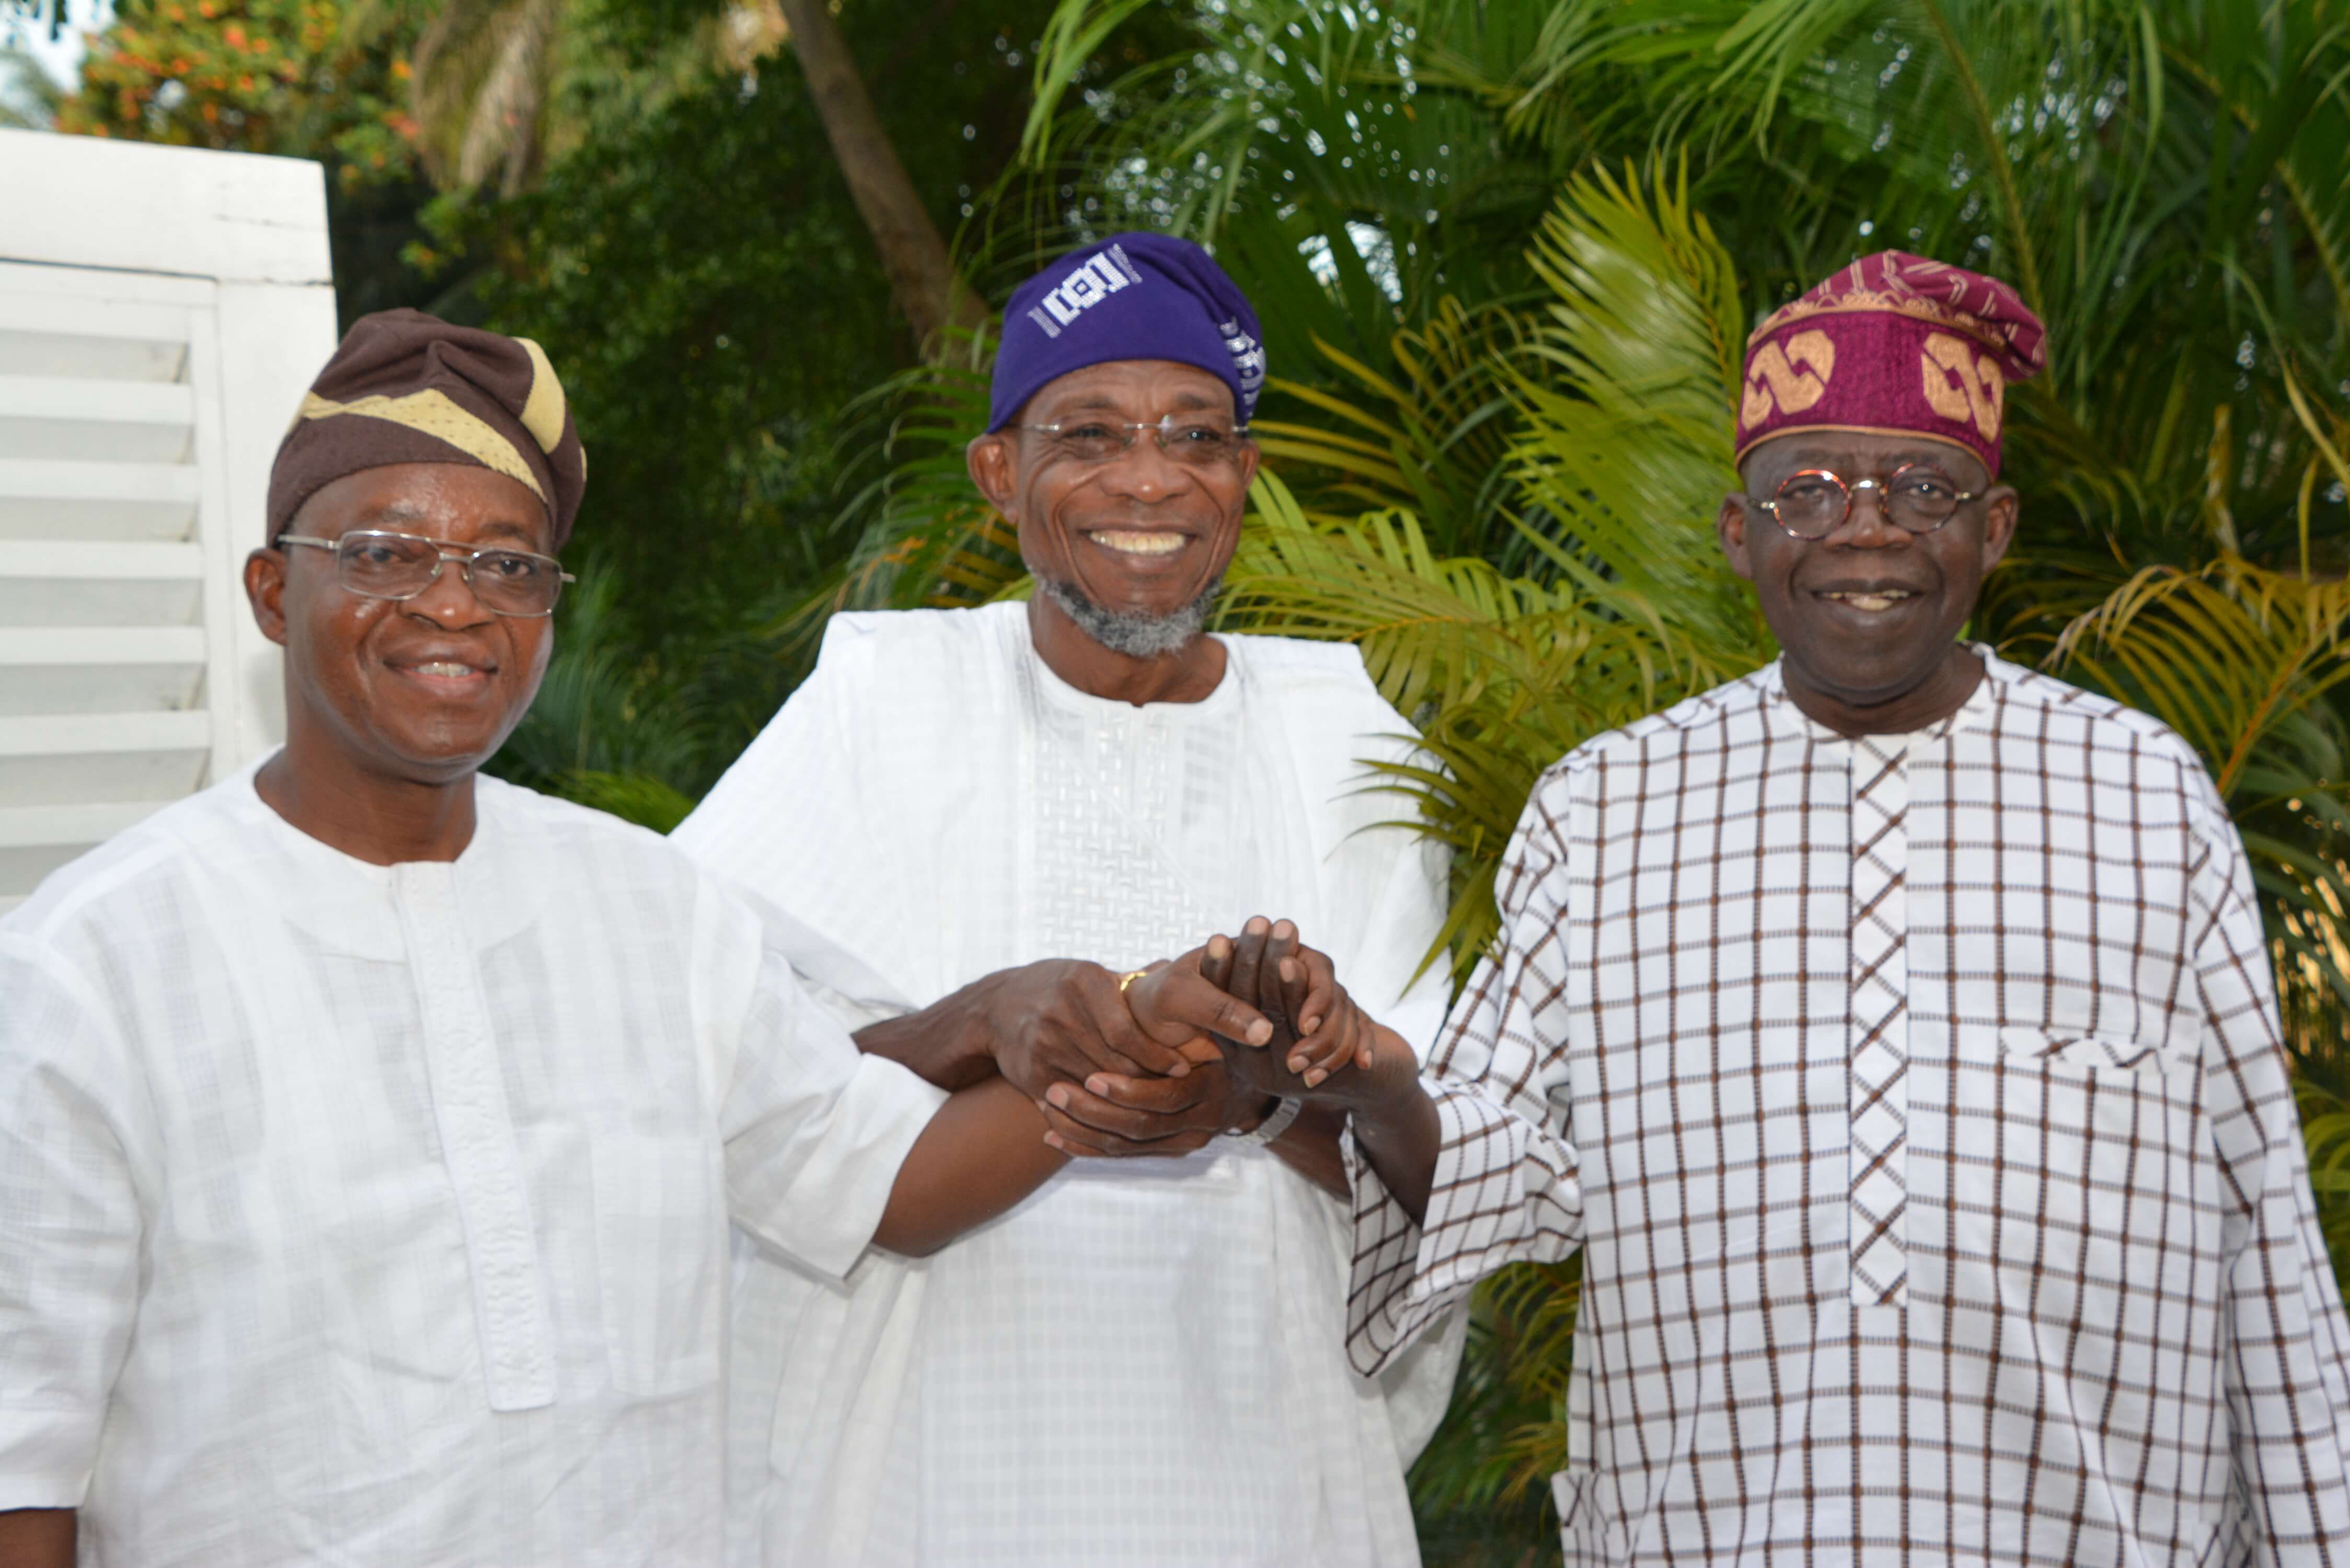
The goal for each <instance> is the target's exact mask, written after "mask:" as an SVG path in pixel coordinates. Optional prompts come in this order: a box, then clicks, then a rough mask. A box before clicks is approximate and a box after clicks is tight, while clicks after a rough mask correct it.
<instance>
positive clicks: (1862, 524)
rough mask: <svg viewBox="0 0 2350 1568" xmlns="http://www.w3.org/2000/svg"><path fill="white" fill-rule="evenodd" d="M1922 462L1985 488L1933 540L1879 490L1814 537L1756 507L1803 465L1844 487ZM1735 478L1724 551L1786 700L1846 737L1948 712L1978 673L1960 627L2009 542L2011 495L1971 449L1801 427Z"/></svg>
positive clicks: (1751, 457)
mask: <svg viewBox="0 0 2350 1568" xmlns="http://www.w3.org/2000/svg"><path fill="white" fill-rule="evenodd" d="M1918 463H1922V464H1929V465H1932V466H1933V467H1935V468H1938V469H1939V471H1940V472H1942V473H1943V474H1944V475H1947V476H1948V478H1949V479H1950V480H1951V481H1952V482H1954V483H1955V485H1956V488H1958V489H1959V490H1961V491H1970V492H1978V493H1980V494H1979V497H1978V499H1976V500H1973V501H1970V502H1968V503H1966V504H1963V505H1961V506H1960V508H1959V509H1958V511H1957V513H1956V514H1954V515H1952V516H1951V517H1950V521H1948V522H1947V523H1945V524H1942V525H1941V527H1939V528H1938V529H1936V530H1935V531H1934V532H1932V533H1930V534H1911V533H1909V532H1908V530H1906V529H1904V528H1901V527H1899V526H1898V525H1896V524H1893V523H1891V522H1889V521H1888V520H1887V517H1886V515H1885V510H1884V507H1883V505H1882V504H1881V503H1882V494H1883V493H1882V492H1880V491H1878V490H1877V489H1874V488H1871V489H1866V490H1861V491H1857V492H1856V493H1854V495H1853V501H1852V511H1851V514H1850V515H1849V516H1847V517H1846V519H1845V521H1844V523H1843V524H1842V525H1841V526H1839V527H1837V528H1836V529H1835V532H1833V533H1831V534H1829V535H1827V536H1826V537H1825V538H1821V539H1815V540H1808V541H1806V540H1799V539H1792V538H1789V537H1788V536H1787V535H1786V534H1785V533H1784V532H1783V531H1782V530H1781V529H1780V527H1779V526H1778V524H1776V523H1774V522H1773V520H1772V518H1771V514H1770V513H1769V512H1768V511H1766V510H1765V509H1763V507H1762V506H1761V505H1760V504H1758V503H1759V502H1761V501H1763V500H1767V499H1769V498H1770V497H1771V496H1772V495H1773V493H1776V492H1777V490H1778V488H1779V486H1780V485H1781V483H1783V482H1784V481H1785V480H1786V479H1787V478H1788V477H1790V476H1791V475H1793V474H1794V473H1797V472H1800V471H1802V470H1804V469H1826V470H1828V471H1829V472H1833V473H1835V474H1836V475H1838V476H1839V477H1841V478H1842V479H1843V480H1844V481H1845V482H1846V483H1847V484H1849V483H1853V482H1856V481H1858V480H1863V479H1874V480H1877V481H1880V482H1882V481H1885V480H1887V479H1890V478H1891V477H1892V476H1893V475H1894V474H1895V473H1896V472H1898V471H1900V470H1901V469H1903V468H1904V467H1907V466H1908V465H1911V464H1918ZM1741 474H1742V477H1743V479H1744V480H1745V483H1746V489H1745V491H1744V493H1741V494H1734V495H1731V496H1730V497H1728V498H1727V499H1726V500H1724V501H1723V503H1722V506H1721V517H1720V519H1719V523H1718V528H1719V532H1720V535H1721V545H1722V550H1723V553H1724V554H1726V555H1727V556H1729V557H1730V564H1731V567H1732V568H1733V569H1735V570H1736V571H1737V573H1738V575H1739V576H1742V577H1744V578H1746V579H1747V580H1748V581H1750V582H1752V584H1753V585H1754V593H1755V597H1756V599H1757V600H1758V601H1759V602H1760V604H1761V606H1762V609H1763V618H1764V619H1765V620H1766V621H1768V622H1769V623H1770V626H1771V630H1772V631H1773V634H1775V635H1776V636H1777V638H1778V639H1779V644H1780V647H1781V649H1782V650H1783V653H1784V655H1785V673H1786V679H1787V686H1788V690H1789V692H1790V694H1791V695H1793V696H1794V697H1795V698H1796V700H1797V701H1798V703H1799V704H1800V705H1802V706H1804V708H1805V710H1806V711H1814V705H1815V704H1816V705H1817V711H1814V717H1817V718H1821V719H1822V720H1823V722H1827V723H1830V724H1831V725H1833V726H1835V727H1836V728H1838V729H1842V730H1845V731H1846V732H1879V733H1893V732H1904V731H1908V730H1912V729H1918V728H1922V727H1924V726H1925V725H1926V724H1929V723H1931V722H1934V721H1935V720H1937V719H1939V718H1940V717H1944V716H1947V713H1948V712H1950V711H1955V710H1956V708H1957V705H1958V703H1959V702H1960V701H1964V700H1965V697H1966V695H1967V693H1968V691H1971V690H1972V688H1973V684H1974V682H1975V680H1977V679H1979V678H1980V674H1981V666H1980V664H1979V662H1978V661H1976V660H1974V659H1972V656H1971V655H1970V654H1969V653H1968V652H1967V651H1966V650H1965V649H1963V648H1961V647H1960V645H1959V644H1958V642H1957V638H1958V635H1959V630H1960V628H1961V627H1963V626H1964V625H1965V624H1966V621H1967V618H1968V617H1969V616H1970V615H1971V614H1973V613H1974V607H1975V600H1976V597H1978V596H1979V595H1980V594H1981V589H1982V582H1983V577H1984V576H1985V575H1986V574H1988V573H1989V572H1990V570H1991V567H1992V566H1996V565H1997V564H1998V563H1999V559H2000V557H2001V556H2002V555H2004V554H2005V553H2006V550H2007V545H2008V542H2009V540H2010V539H2011V538H2012V537H2013V535H2014V532H2015V515H2016V503H2015V492H2014V491H2012V490H2011V489H2009V488H2008V487H2007V486H2005V485H1992V484H1991V483H1990V476H1989V474H1988V473H1986V472H1985V471H1984V469H1983V466H1982V463H1981V462H1980V461H1979V460H1978V459H1977V458H1976V457H1975V456H1974V454H1973V453H1971V452H1966V451H1964V450H1962V449H1960V448H1959V447H1955V446H1951V445H1949V444H1947V443H1945V442H1942V441H1932V440H1929V439H1927V438H1924V437H1919V436H1908V435H1900V434H1864V433H1859V432H1846V431H1793V432H1790V433H1789V434H1787V435H1784V436H1781V437H1779V438H1778V439H1776V440H1773V441H1765V442H1763V444H1762V445H1761V446H1758V447H1756V448H1755V449H1754V450H1753V451H1752V452H1749V453H1748V454H1747V457H1746V461H1745V462H1744V463H1743V464H1742V465H1741ZM1952 691H1955V692H1956V696H1955V698H1952V697H1951V696H1950V693H1951V692H1952ZM1938 709H1939V710H1940V711H1936V710H1938Z"/></svg>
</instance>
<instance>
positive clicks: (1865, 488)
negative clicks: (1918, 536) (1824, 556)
mask: <svg viewBox="0 0 2350 1568" xmlns="http://www.w3.org/2000/svg"><path fill="white" fill-rule="evenodd" d="M1851 495H1852V506H1851V509H1850V510H1849V511H1847V512H1846V514H1845V519H1844V524H1843V525H1842V526H1841V527H1839V528H1837V529H1836V531H1835V533H1833V534H1831V535H1828V537H1829V538H1830V539H1832V540H1834V541H1835V543H1837V544H1839V545H1849V546H1851V547H1852V548H1854V549H1858V550H1880V549H1883V548H1884V547H1885V546H1886V545H1894V544H1898V543H1900V542H1902V541H1903V540H1906V539H1907V538H1908V536H1909V531H1908V529H1906V528H1904V527H1902V526H1901V525H1900V524H1898V523H1896V522H1894V521H1893V519H1892V518H1891V517H1890V516H1888V515H1887V514H1886V511H1885V490H1884V487H1883V486H1882V485H1877V484H1856V485H1854V486H1853V487H1852V491H1851Z"/></svg>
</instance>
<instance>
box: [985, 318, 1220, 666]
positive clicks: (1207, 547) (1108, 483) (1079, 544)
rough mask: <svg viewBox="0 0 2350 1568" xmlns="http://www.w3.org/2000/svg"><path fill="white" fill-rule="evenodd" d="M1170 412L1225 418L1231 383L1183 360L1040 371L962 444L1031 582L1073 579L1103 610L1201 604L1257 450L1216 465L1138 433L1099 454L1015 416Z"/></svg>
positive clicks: (1159, 610)
mask: <svg viewBox="0 0 2350 1568" xmlns="http://www.w3.org/2000/svg"><path fill="white" fill-rule="evenodd" d="M1170 415H1172V416H1173V417H1174V419H1175V420H1176V421H1177V422H1178V423H1180V422H1181V421H1182V420H1183V419H1184V417H1185V416H1187V415H1199V416H1202V417H1204V418H1206V419H1211V420H1215V421H1222V422H1223V423H1225V424H1227V425H1229V424H1230V423H1231V421H1232V389H1230V388H1229V387H1228V386H1226V385H1225V383H1224V382H1223V381H1222V380H1221V379H1218V378H1216V377H1214V376H1211V375H1210V374H1209V373H1208V372H1207V371H1205V370H1202V369H1199V368H1198V367H1196V366H1192V365H1181V364H1175V363H1172V362H1170V361H1168V360H1164V359H1121V360H1117V361H1114V362H1112V363H1109V364H1107V365H1093V366H1088V367H1087V368H1086V369H1082V370H1072V371H1070V372H1069V373H1068V374H1067V375H1066V376H1062V377H1060V378H1058V379H1055V380H1052V381H1048V382H1046V383H1045V385H1044V387H1043V388H1042V389H1039V390H1038V391H1037V393H1036V395H1035V397H1033V398H1031V399H1029V400H1028V402H1027V405H1026V406H1025V407H1024V409H1022V410H1021V411H1020V414H1019V416H1018V418H1017V420H1016V421H1014V425H1013V426H1009V427H1006V428H1005V429H1004V430H1003V431H998V432H996V433H995V434H993V435H985V436H982V437H980V438H979V439H978V440H977V441H973V442H972V446H971V452H970V464H971V475H972V480H973V482H974V483H977V484H978V485H979V487H980V489H981V491H982V492H983V493H985V495H986V496H987V498H988V500H989V501H991V502H993V504H995V507H996V509H997V510H998V511H1000V512H1002V513H1003V514H1004V516H1005V517H1006V518H1008V519H1010V520H1011V521H1012V522H1013V523H1014V524H1015V525H1016V526H1017V527H1018V529H1019V531H1020V557H1021V559H1022V560H1023V561H1024V562H1025V563H1026V564H1027V566H1028V569H1029V570H1030V571H1031V572H1033V573H1035V575H1036V577H1037V578H1038V580H1039V581H1042V582H1050V583H1056V584H1059V585H1061V586H1062V587H1064V588H1066V589H1071V590H1074V591H1075V593H1076V596H1077V597H1080V598H1082V599H1083V600H1085V601H1087V602H1088V603H1090V604H1091V605H1094V606H1097V607H1100V608H1101V609H1102V610H1105V611H1107V612H1108V613H1109V614H1111V615H1114V616H1124V617H1133V618H1146V619H1163V618H1168V617H1171V616H1175V615H1178V614H1180V612H1182V611H1183V610H1185V609H1186V608H1188V607H1190V606H1191V605H1193V604H1195V603H1197V602H1198V601H1200V600H1201V598H1202V597H1205V596H1206V595H1207V593H1208V592H1209V590H1211V588H1213V587H1215V585H1216V583H1217V582H1218V580H1219V579H1221V578H1222V576H1223V574H1224V567H1225V566H1228V565H1229V564H1230V563H1231V561H1232V550H1233V548H1234V547H1235V546H1236V545H1238V544H1239V542H1240V531H1241V514H1242V510H1243V505H1244V504H1245V502H1246V500H1247V497H1248V487H1249V481H1250V480H1251V479H1252V478H1253V477H1254V476H1255V474H1256V448H1255V447H1254V446H1253V444H1251V443H1250V442H1248V441H1242V442H1240V443H1239V444H1238V446H1237V447H1236V448H1235V449H1234V450H1233V451H1232V453H1231V455H1230V456H1228V457H1226V458H1224V459H1222V460H1221V461H1218V462H1207V463H1199V462H1181V461H1179V460H1178V459H1177V458H1176V457H1174V456H1172V455H1170V453H1168V452H1161V451H1160V450H1159V444H1158V442H1157V441H1156V440H1154V439H1153V438H1152V436H1151V435H1150V434H1149V432H1148V431H1145V432H1142V433H1141V434H1140V435H1139V438H1138V439H1137V440H1136V441H1135V442H1134V444H1133V446H1131V447H1130V448H1128V450H1127V451H1126V452H1124V453H1122V454H1120V455H1119V456H1117V457H1115V458H1112V459H1111V460H1109V461H1108V462H1088V461H1086V460H1084V459H1083V458H1082V457H1080V456H1078V455H1077V454H1076V453H1074V452H1072V451H1071V450H1070V443H1069V441H1066V440H1065V439H1062V438H1059V437H1055V436H1053V435H1050V434H1047V433H1045V432H1044V431H1034V430H1021V429H1019V428H1017V426H1019V425H1058V426H1059V427H1060V428H1061V431H1062V432H1063V436H1064V437H1066V435H1068V434H1069V433H1070V432H1074V431H1082V430H1084V429H1085V428H1086V427H1087V426H1088V425H1095V424H1098V425H1102V426H1106V427H1108V428H1110V429H1113V430H1114V429H1115V428H1116V427H1118V426H1119V425H1140V424H1156V423H1157V422H1158V421H1160V420H1161V419H1164V418H1166V417H1168V416H1170Z"/></svg>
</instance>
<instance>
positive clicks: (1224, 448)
mask: <svg viewBox="0 0 2350 1568" xmlns="http://www.w3.org/2000/svg"><path fill="white" fill-rule="evenodd" d="M1012 428H1013V429H1014V430H1023V431H1039V432H1041V433H1042V434H1044V435H1046V436H1049V437H1051V438H1052V441H1053V446H1054V450H1055V451H1056V452H1059V453H1060V454H1061V455H1063V456H1065V457H1067V458H1070V459H1072V460H1074V461H1075V462H1086V463H1095V462H1113V461H1115V460H1116V459H1118V458H1120V457H1123V456H1125V455H1126V454H1127V453H1128V452H1132V451H1133V450H1134V443H1135V441H1136V440H1137V438H1139V436H1140V435H1141V434H1142V432H1143V431H1149V432H1150V433H1151V438H1152V439H1153V440H1155V441H1158V443H1159V451H1160V452H1165V453H1166V454H1167V455H1168V457H1169V458H1170V459H1171V460H1173V461H1174V462H1180V463H1184V464H1187V465H1189V466H1191V467H1193V468H1213V467H1216V466H1217V465H1218V464H1221V463H1225V462H1231V461H1232V458H1233V456H1234V455H1235V454H1236V453H1238V452H1239V451H1240V449H1241V442H1242V441H1245V440H1246V439H1247V438H1248V426H1246V425H1236V424H1234V423H1232V421H1230V420H1225V419H1218V418H1216V417H1215V416H1213V415H1208V414H1169V415H1167V416H1166V417H1165V418H1163V419H1160V420H1159V421H1157V422H1156V423H1152V424H1147V425H1146V424H1128V423H1124V422H1121V421H1117V420H1096V419H1078V420H1056V421H1054V422H1053V423H1051V424H1049V425H1014V426H1013V427H1012Z"/></svg>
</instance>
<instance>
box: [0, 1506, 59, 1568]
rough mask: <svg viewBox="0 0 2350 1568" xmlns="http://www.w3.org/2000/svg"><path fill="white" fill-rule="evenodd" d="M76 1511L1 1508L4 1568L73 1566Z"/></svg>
mask: <svg viewBox="0 0 2350 1568" xmlns="http://www.w3.org/2000/svg"><path fill="white" fill-rule="evenodd" d="M74 1521H75V1514H74V1511H73V1510H72V1509H70V1508H18V1509H10V1510H7V1511H0V1568H73V1561H74Z"/></svg>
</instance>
